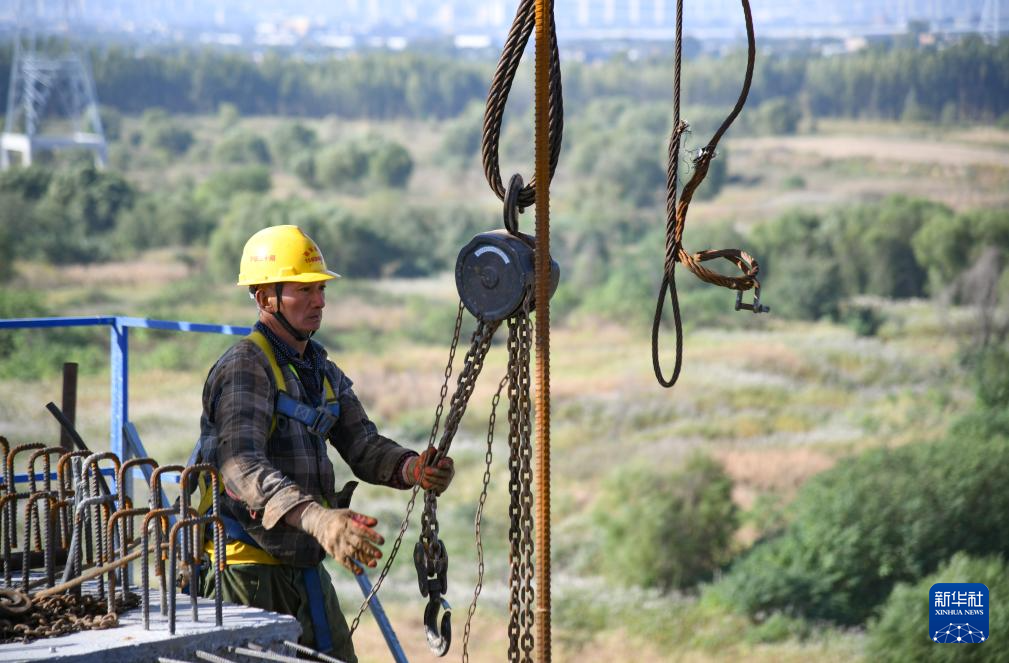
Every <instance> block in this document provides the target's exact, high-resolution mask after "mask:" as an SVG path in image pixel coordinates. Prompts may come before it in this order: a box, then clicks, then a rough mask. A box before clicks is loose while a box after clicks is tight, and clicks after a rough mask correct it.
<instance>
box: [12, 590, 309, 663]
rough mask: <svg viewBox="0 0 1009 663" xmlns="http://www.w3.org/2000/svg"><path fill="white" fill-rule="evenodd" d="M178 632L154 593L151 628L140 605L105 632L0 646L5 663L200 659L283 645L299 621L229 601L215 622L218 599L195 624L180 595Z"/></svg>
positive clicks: (202, 605) (203, 605)
mask: <svg viewBox="0 0 1009 663" xmlns="http://www.w3.org/2000/svg"><path fill="white" fill-rule="evenodd" d="M177 600H178V607H177V610H176V613H175V614H176V620H175V635H171V634H169V632H168V618H167V617H162V616H161V612H160V609H159V607H158V606H159V605H160V598H159V596H158V593H157V592H152V593H151V629H150V630H149V631H145V630H144V619H143V613H142V612H141V610H140V609H139V608H137V609H135V610H130V611H128V612H125V613H123V614H121V615H120V616H119V626H118V627H116V628H113V629H107V630H104V631H82V632H80V633H71V634H69V635H64V636H60V637H57V638H46V639H45V640H36V641H35V642H30V643H28V644H21V643H9V644H4V645H0V661H11V662H12V663H14V662H21V661H57V662H58V663H126V662H130V663H146V662H151V663H153V662H155V661H157V660H158V657H161V656H164V657H167V658H177V659H184V660H196V656H195V652H196V650H197V649H200V650H203V651H206V652H211V653H218V654H221V655H224V654H225V648H226V647H229V646H241V647H245V646H248V644H249V643H250V642H255V643H257V644H261V645H267V646H269V645H279V644H280V643H282V642H283V641H284V640H291V641H293V642H297V640H298V636H299V635H301V626H299V625H298V621H297V620H296V619H295V618H294V617H291V616H289V615H279V614H277V613H275V612H267V611H266V610H260V609H258V608H250V607H247V606H240V605H231V604H228V603H225V604H224V615H223V617H224V619H223V622H224V623H223V626H221V627H218V626H217V625H216V624H215V623H214V602H213V601H212V600H209V599H203V598H201V599H200V600H199V604H198V607H199V621H196V622H194V621H193V619H192V617H193V615H192V609H191V608H190V603H189V597H188V596H185V595H182V594H179V595H178V596H177Z"/></svg>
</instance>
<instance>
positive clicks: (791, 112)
mask: <svg viewBox="0 0 1009 663" xmlns="http://www.w3.org/2000/svg"><path fill="white" fill-rule="evenodd" d="M801 119H802V112H801V111H800V110H799V108H798V104H797V103H796V100H795V99H794V98H788V97H774V98H773V99H766V100H764V101H763V102H761V104H760V105H759V106H757V108H756V110H754V112H753V114H752V115H751V116H750V118H749V121H750V126H751V127H752V128H753V129H754V130H755V131H756V132H757V133H763V134H771V135H782V134H794V133H795V130H796V129H797V128H798V127H799V120H801Z"/></svg>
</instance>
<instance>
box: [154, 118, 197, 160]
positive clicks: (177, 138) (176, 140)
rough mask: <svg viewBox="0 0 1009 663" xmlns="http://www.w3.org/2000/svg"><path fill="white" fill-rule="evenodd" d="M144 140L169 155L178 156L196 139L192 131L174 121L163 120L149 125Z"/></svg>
mask: <svg viewBox="0 0 1009 663" xmlns="http://www.w3.org/2000/svg"><path fill="white" fill-rule="evenodd" d="M143 140H144V142H145V143H146V144H148V145H150V146H151V147H153V148H155V149H158V150H161V151H162V152H165V153H166V154H168V155H170V156H180V155H183V154H185V153H186V152H188V151H189V148H190V147H192V145H193V143H194V142H195V141H196V139H195V138H194V137H193V132H192V131H190V130H189V129H186V128H185V127H182V126H180V125H178V124H176V123H175V122H171V121H165V122H162V123H158V124H155V125H154V126H152V127H150V129H148V130H147V131H146V132H145V134H144V139H143Z"/></svg>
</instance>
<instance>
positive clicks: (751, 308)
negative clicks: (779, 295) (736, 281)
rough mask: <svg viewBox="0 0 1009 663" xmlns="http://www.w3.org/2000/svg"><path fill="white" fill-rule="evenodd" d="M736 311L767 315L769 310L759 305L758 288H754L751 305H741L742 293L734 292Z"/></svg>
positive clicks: (768, 307) (739, 291) (769, 308)
mask: <svg viewBox="0 0 1009 663" xmlns="http://www.w3.org/2000/svg"><path fill="white" fill-rule="evenodd" d="M736 310H737V311H742V310H746V311H753V312H754V313H769V312H770V310H771V307H770V306H765V305H764V304H761V303H760V287H759V286H758V287H755V288H754V289H753V303H752V304H744V303H743V291H742V290H737V291H736Z"/></svg>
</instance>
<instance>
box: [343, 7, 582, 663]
mask: <svg viewBox="0 0 1009 663" xmlns="http://www.w3.org/2000/svg"><path fill="white" fill-rule="evenodd" d="M542 13H543V5H542V0H520V2H519V6H518V9H517V10H516V15H515V20H514V22H513V24H512V27H511V30H510V31H509V34H508V38H507V39H506V42H505V47H504V49H503V51H502V54H501V58H500V60H499V62H498V66H497V70H496V71H495V74H494V79H493V81H492V83H491V88H490V91H489V92H488V96H487V106H486V113H485V115H484V127H483V143H482V152H483V165H484V172H485V175H486V177H487V181H488V183H489V184H490V187H491V190H492V191H493V192H494V193H495V195H497V197H498V198H499V199H501V200H502V202H503V204H504V209H503V216H504V230H497V231H491V232H487V233H482V234H480V235H477V236H476V237H474V238H473V239H472V240H471V241H470V242H469V243H468V244H467V245H466V246H464V247H463V249H462V250H461V251H460V253H459V257H458V259H457V261H456V269H455V278H456V287H457V289H458V291H459V296H460V303H459V310H458V313H457V317H456V323H455V329H454V332H453V337H452V343H451V346H450V350H449V360H448V364H447V366H446V368H445V380H444V382H443V384H442V389H441V394H440V399H439V403H438V406H437V409H436V410H435V419H434V424H433V425H432V428H431V434H430V436H429V438H428V444H427V448H428V451H430V450H432V449H433V450H434V453H431V454H429V455H428V456H427V457H426V458H427V460H426V462H427V463H428V464H431V465H436V464H437V463H438V462H440V461H441V460H442V459H443V458H445V457H446V456H447V455H448V453H449V451H450V449H451V446H452V441H453V439H454V438H455V434H456V432H457V431H458V428H459V423H460V421H461V420H462V417H463V415H464V414H465V411H466V407H467V405H468V404H469V399H470V397H471V396H472V395H473V390H474V388H475V387H476V381H477V378H478V377H479V375H480V372H481V370H482V369H483V365H484V359H485V357H486V355H487V352H488V350H489V349H490V345H491V341H492V339H493V337H494V333H495V332H496V331H497V329H498V327H499V326H500V325H501V323H502V322H504V321H506V320H507V324H508V330H509V336H508V338H509V340H508V374H507V376H506V377H505V378H504V379H503V380H502V381H501V384H500V386H499V388H498V391H497V394H496V395H495V397H494V400H493V405H492V411H491V419H490V422H489V426H488V438H487V445H488V450H487V455H486V461H487V466H486V469H485V472H484V479H483V490H482V492H481V497H480V506H479V508H478V512H477V521H476V525H475V528H476V538H477V547H478V552H479V553H480V567H479V571H478V573H479V579H478V581H477V586H476V587H475V589H474V596H473V603H472V604H471V606H470V610H469V614H468V618H467V621H466V628H465V631H464V633H465V636H464V650H463V659H464V660H467V659H468V651H467V650H466V646H465V645H466V644H468V639H469V632H470V631H469V627H470V621H471V619H472V616H473V613H474V612H475V609H476V601H477V598H478V596H479V594H480V590H481V588H482V580H483V558H482V540H481V534H480V518H481V516H482V512H483V505H484V502H485V501H486V494H487V488H488V484H489V482H490V462H491V458H492V451H491V447H492V445H493V437H494V433H493V431H494V421H495V417H496V408H497V404H498V402H499V401H500V397H501V390H502V389H503V388H504V386H505V385H506V384H507V385H508V396H509V408H508V421H509V470H510V474H511V480H510V481H509V490H510V493H511V503H510V507H509V513H510V515H511V526H510V529H509V543H510V552H511V564H512V573H511V574H510V579H509V586H510V587H513V588H514V589H513V592H512V595H513V600H512V604H511V610H512V621H513V623H514V624H515V626H514V628H511V627H510V629H509V632H510V633H513V636H512V642H511V645H510V646H509V657H510V660H512V661H516V662H518V661H522V662H529V661H531V660H532V649H533V641H534V636H533V632H532V628H533V624H534V613H535V609H534V606H533V598H534V590H533V570H534V562H533V551H534V544H533V520H534V519H533V486H532V480H533V472H532V426H531V418H532V417H531V402H532V401H531V398H530V387H531V379H530V370H529V363H530V357H531V354H532V323H531V321H530V313H531V312H532V311H533V309H534V307H535V302H534V299H535V293H538V296H541V297H543V298H544V299H549V298H550V297H552V296H553V293H554V292H555V291H556V289H557V284H558V281H559V276H560V269H559V267H558V265H557V263H556V262H554V261H553V260H552V259H550V258H549V256H546V257H544V256H542V255H541V256H539V257H537V252H536V244H537V241H536V239H534V238H532V237H530V236H528V235H525V234H523V233H521V232H520V231H519V229H518V217H519V214H521V213H522V211H523V210H524V208H525V207H528V206H530V205H532V204H534V203H535V202H536V199H537V191H540V192H543V198H548V193H547V191H548V190H547V187H548V186H549V182H550V180H551V179H552V177H553V173H554V169H555V168H556V165H557V159H558V157H559V155H560V145H561V136H562V132H563V107H562V101H561V76H560V59H559V54H558V49H557V37H556V34H555V32H554V27H553V21H552V19H551V20H550V21H549V23H548V25H549V29H548V30H547V32H546V35H543V34H540V32H538V33H537V42H538V43H537V70H538V71H539V70H540V69H546V68H549V75H548V77H547V78H548V79H549V90H548V92H547V93H546V94H543V95H540V94H537V104H540V103H542V104H543V105H544V108H543V109H542V110H544V111H545V112H547V114H548V116H549V122H548V123H544V126H545V125H546V124H549V127H548V129H547V130H548V133H549V146H548V148H547V149H545V150H541V149H539V146H538V148H537V169H536V177H537V178H538V179H539V182H538V183H537V182H534V181H530V182H529V184H528V185H524V183H523V179H522V177H521V176H519V175H517V174H516V175H514V176H512V178H511V179H510V181H509V184H508V187H507V189H506V188H505V187H504V185H503V183H502V180H501V173H500V167H499V164H498V153H499V150H498V144H499V142H500V136H501V123H502V120H503V116H504V108H505V103H506V101H507V98H508V93H509V91H510V89H511V85H512V82H513V81H514V77H515V73H516V71H517V69H518V65H519V62H520V60H521V57H522V53H523V51H524V49H525V46H526V44H527V42H528V40H529V37H530V36H531V34H532V31H533V27H534V26H538V27H540V28H542V26H543V23H542ZM551 17H552V10H551ZM541 44H546V46H545V48H544V51H547V50H548V51H549V58H548V60H547V61H544V62H541V61H540V58H541V53H540V50H541ZM544 63H546V64H547V66H546V67H545V66H544ZM541 100H542V101H541ZM537 121H538V123H539V116H538V120H537ZM538 135H539V130H538ZM544 135H545V132H544ZM534 179H536V178H534ZM544 205H545V203H544ZM542 206H543V205H541V207H542ZM539 214H540V210H539V209H538V210H537V216H539ZM537 228H538V229H539V224H537ZM544 246H546V247H547V251H548V247H549V242H548V238H547V240H545V241H544ZM544 261H545V262H544ZM537 269H539V270H540V271H541V273H543V274H549V277H548V278H547V279H544V280H545V281H548V283H546V284H545V285H544V284H543V283H540V284H538V285H537V283H536V279H535V277H534V274H535V272H536V270H537ZM463 309H466V310H467V311H469V312H470V313H471V314H472V315H473V316H474V317H475V318H476V319H477V326H476V329H475V330H474V332H473V335H472V338H471V339H470V347H469V349H468V351H467V352H466V355H465V358H464V360H463V366H462V368H461V370H460V371H459V375H458V377H457V379H456V388H455V392H454V393H453V395H452V397H451V399H450V400H449V409H448V413H447V414H446V415H445V421H444V428H443V430H442V431H441V437H440V438H439V437H438V431H439V426H440V424H441V417H442V413H443V410H444V404H445V399H446V397H447V395H448V384H449V381H450V379H451V376H452V371H453V362H454V359H455V355H456V351H457V348H458V344H459V338H460V335H461V329H462V317H463ZM537 329H539V327H537ZM436 439H438V444H437V446H435V440H436ZM419 492H420V489H419V487H417V486H414V489H413V493H412V495H411V497H410V501H409V502H408V504H407V508H406V514H405V516H404V518H403V521H402V523H401V525H400V529H399V534H398V535H397V537H396V540H395V542H394V543H393V545H392V549H391V552H390V554H389V556H388V558H387V560H386V563H385V565H384V566H383V569H382V572H381V573H380V575H379V578H378V580H377V581H376V582H375V584H374V586H373V587H372V590H371V592H370V593H369V595H368V596H367V597H366V598H365V600H364V601H363V602H362V604H361V607H360V609H359V610H358V613H357V616H356V617H355V619H354V620H353V623H352V625H351V634H353V633H354V631H355V630H356V629H357V626H358V624H359V623H360V619H361V616H362V614H363V613H364V611H365V610H366V609H367V607H368V603H369V601H370V600H371V598H372V597H373V596H374V595H375V594H376V593H377V592H378V591H379V589H380V588H381V586H382V583H383V581H384V580H385V578H386V576H387V575H388V572H389V569H390V568H391V566H392V563H393V561H394V560H395V558H396V555H397V553H398V551H399V549H400V546H401V544H402V540H403V537H404V536H405V534H406V531H407V529H408V528H409V521H410V517H411V515H412V512H413V509H414V508H415V505H416V502H417V496H418V494H419ZM437 505H438V500H437V495H436V494H435V493H434V491H430V490H428V491H425V493H424V496H423V507H422V514H421V528H420V530H421V531H420V536H419V540H418V541H417V544H416V545H415V546H414V551H413V561H414V566H415V568H416V571H417V581H418V586H419V589H420V593H421V595H422V596H423V597H426V598H427V599H428V603H427V606H426V607H425V609H424V629H425V634H426V636H427V641H428V645H429V647H430V649H431V651H432V652H434V653H435V654H437V655H438V656H444V655H445V654H446V653H447V652H448V649H449V646H450V645H451V636H452V631H451V606H450V604H449V603H448V601H447V600H446V598H445V593H446V591H447V589H448V552H447V550H446V549H445V545H444V543H443V542H442V540H441V538H440V537H439V528H438V515H437ZM439 616H440V620H439Z"/></svg>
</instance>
